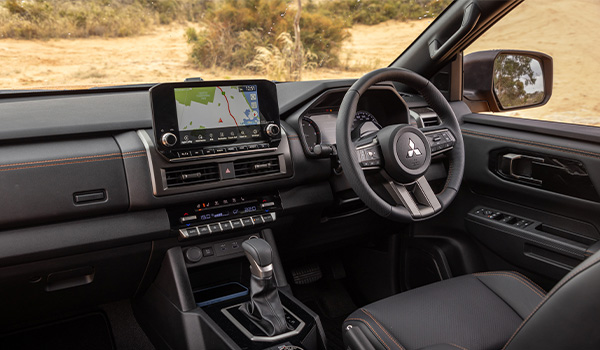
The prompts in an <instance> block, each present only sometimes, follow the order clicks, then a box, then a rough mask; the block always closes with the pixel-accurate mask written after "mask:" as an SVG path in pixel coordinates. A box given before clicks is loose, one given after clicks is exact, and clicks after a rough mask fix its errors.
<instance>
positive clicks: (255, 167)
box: [233, 156, 280, 178]
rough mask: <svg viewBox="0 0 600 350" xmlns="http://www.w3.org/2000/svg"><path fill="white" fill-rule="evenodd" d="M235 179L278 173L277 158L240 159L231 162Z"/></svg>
mask: <svg viewBox="0 0 600 350" xmlns="http://www.w3.org/2000/svg"><path fill="white" fill-rule="evenodd" d="M233 167H234V168H235V177H236V178H242V177H251V176H261V175H268V174H276V173H279V171H280V168H279V157H277V156H273V157H266V158H251V159H240V160H237V161H235V162H233Z"/></svg>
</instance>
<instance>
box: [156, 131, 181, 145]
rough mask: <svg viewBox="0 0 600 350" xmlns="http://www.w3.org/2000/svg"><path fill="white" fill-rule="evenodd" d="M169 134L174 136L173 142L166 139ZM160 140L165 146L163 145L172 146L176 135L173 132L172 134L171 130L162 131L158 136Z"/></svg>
mask: <svg viewBox="0 0 600 350" xmlns="http://www.w3.org/2000/svg"><path fill="white" fill-rule="evenodd" d="M169 136H173V137H174V138H175V143H173V144H171V143H169V142H168V141H167V137H169ZM160 142H162V144H163V146H165V147H173V146H175V145H176V144H177V136H176V135H175V134H173V133H172V132H167V133H164V134H163V135H162V136H161V138H160Z"/></svg>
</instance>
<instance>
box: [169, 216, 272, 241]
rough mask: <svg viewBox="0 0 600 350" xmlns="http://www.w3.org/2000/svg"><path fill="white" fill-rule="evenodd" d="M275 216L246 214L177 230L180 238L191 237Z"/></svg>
mask: <svg viewBox="0 0 600 350" xmlns="http://www.w3.org/2000/svg"><path fill="white" fill-rule="evenodd" d="M276 218H277V216H276V215H275V213H267V214H262V215H255V216H248V217H244V218H241V219H234V220H229V221H221V222H216V223H213V224H208V225H202V226H195V227H186V228H182V229H180V230H179V234H180V236H181V237H182V238H191V237H196V236H203V235H208V234H212V233H220V232H227V231H231V230H235V229H239V228H243V227H251V226H254V225H260V224H265V223H269V222H273V221H275V219H276Z"/></svg>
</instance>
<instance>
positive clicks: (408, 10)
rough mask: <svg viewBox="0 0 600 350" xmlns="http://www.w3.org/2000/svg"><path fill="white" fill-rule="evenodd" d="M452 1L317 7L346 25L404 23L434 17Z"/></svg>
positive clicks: (367, 1) (339, 2)
mask: <svg viewBox="0 0 600 350" xmlns="http://www.w3.org/2000/svg"><path fill="white" fill-rule="evenodd" d="M451 2H452V0H361V1H356V0H333V1H327V2H323V3H322V5H321V6H317V9H318V11H319V12H321V13H324V14H326V15H328V16H332V17H336V18H338V19H339V20H342V21H344V22H345V23H347V24H348V25H352V24H355V23H360V24H368V25H373V24H378V23H381V22H385V21H388V20H391V19H395V20H400V21H406V20H415V19H421V18H426V17H435V16H437V15H438V14H439V13H440V11H441V10H443V9H444V8H446V7H447V6H448V5H449V4H450V3H451Z"/></svg>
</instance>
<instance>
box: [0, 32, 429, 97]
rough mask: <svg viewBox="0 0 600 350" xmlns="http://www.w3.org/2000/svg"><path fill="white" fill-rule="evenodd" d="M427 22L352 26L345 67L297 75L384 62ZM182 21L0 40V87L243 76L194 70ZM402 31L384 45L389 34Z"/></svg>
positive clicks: (335, 73) (359, 69)
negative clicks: (80, 35)
mask: <svg viewBox="0 0 600 350" xmlns="http://www.w3.org/2000/svg"><path fill="white" fill-rule="evenodd" d="M429 23H430V21H418V22H411V23H403V22H387V23H382V24H380V25H377V26H372V27H369V26H363V25H359V26H356V27H355V28H353V29H352V30H351V34H352V37H351V39H350V40H348V41H347V42H346V43H345V45H344V47H343V53H342V55H341V60H342V61H343V63H344V65H351V66H352V67H353V68H352V69H350V70H345V69H316V70H313V71H305V72H304V75H303V79H305V80H309V79H328V78H341V77H360V76H361V75H362V74H364V73H366V72H368V71H370V70H373V69H375V68H379V67H383V66H387V65H388V64H389V63H390V62H391V61H393V60H394V59H395V58H396V57H397V56H398V53H400V52H402V51H403V50H404V49H405V48H406V47H408V45H409V44H410V42H411V41H412V40H413V38H415V37H416V36H417V35H418V34H419V33H420V32H421V31H423V29H425V28H426V27H427V26H428V25H429ZM186 28H187V25H174V26H169V27H158V28H157V29H156V30H155V31H154V32H153V33H150V34H148V35H142V36H138V37H133V38H116V39H114V38H113V39H105V38H87V39H53V40H48V41H43V40H14V39H3V40H0V62H3V63H4V64H3V66H4V68H3V69H2V70H0V88H12V89H15V88H21V87H23V88H32V87H48V86H53V87H65V86H70V87H72V86H88V85H93V86H95V85H107V84H108V85H111V84H115V83H117V84H120V83H144V82H157V81H182V80H183V79H185V78H187V77H198V76H200V77H202V78H204V79H237V78H249V77H251V75H249V74H248V73H244V72H241V73H240V72H235V71H233V72H231V71H223V70H221V69H204V70H201V69H198V68H197V67H195V66H194V65H193V64H191V63H190V62H189V60H188V53H189V50H190V48H189V45H188V44H187V42H186V39H185V30H186ZM395 32H396V33H402V35H401V37H400V38H399V40H398V41H396V44H395V45H389V37H390V35H393V33H395Z"/></svg>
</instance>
